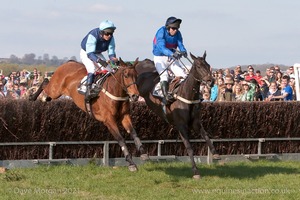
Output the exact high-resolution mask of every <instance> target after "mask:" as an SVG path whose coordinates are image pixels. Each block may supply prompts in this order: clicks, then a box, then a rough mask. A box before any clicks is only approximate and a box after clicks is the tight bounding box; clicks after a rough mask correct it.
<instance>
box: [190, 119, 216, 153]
mask: <svg viewBox="0 0 300 200" xmlns="http://www.w3.org/2000/svg"><path fill="white" fill-rule="evenodd" d="M193 128H194V131H195V132H197V131H199V130H200V134H201V136H202V137H203V139H204V140H205V142H206V144H207V146H208V147H209V149H210V151H211V153H212V155H213V159H220V155H219V154H218V153H217V151H216V148H215V146H214V145H213V143H212V141H211V140H210V138H209V137H208V133H207V132H206V131H205V129H204V128H203V125H202V123H201V122H200V121H196V120H195V121H194V124H193Z"/></svg>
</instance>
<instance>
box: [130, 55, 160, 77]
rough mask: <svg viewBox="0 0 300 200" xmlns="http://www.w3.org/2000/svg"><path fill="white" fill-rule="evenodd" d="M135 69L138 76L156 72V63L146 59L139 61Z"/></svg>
mask: <svg viewBox="0 0 300 200" xmlns="http://www.w3.org/2000/svg"><path fill="white" fill-rule="evenodd" d="M135 69H136V71H137V72H138V74H142V73H145V72H155V71H156V68H155V65H154V62H153V61H152V60H150V59H148V58H146V59H145V60H142V61H139V62H138V64H137V65H136V67H135Z"/></svg>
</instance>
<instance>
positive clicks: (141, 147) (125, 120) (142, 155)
mask: <svg viewBox="0 0 300 200" xmlns="http://www.w3.org/2000/svg"><path fill="white" fill-rule="evenodd" d="M122 125H123V127H124V128H125V130H126V131H127V133H129V134H130V135H131V137H132V139H133V140H134V143H135V146H136V149H137V150H138V151H139V152H140V158H141V160H149V156H148V154H147V153H146V151H145V149H144V145H143V144H142V142H141V140H140V138H139V137H138V136H137V133H136V131H135V129H134V128H133V126H132V122H131V119H130V116H129V115H125V116H124V117H123V120H122Z"/></svg>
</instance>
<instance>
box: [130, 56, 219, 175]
mask: <svg viewBox="0 0 300 200" xmlns="http://www.w3.org/2000/svg"><path fill="white" fill-rule="evenodd" d="M190 56H191V58H192V59H193V61H194V62H193V65H192V68H191V70H190V72H189V75H188V76H187V78H186V79H185V80H184V81H183V82H182V83H181V84H180V86H179V88H178V92H177V94H176V96H175V98H176V101H175V102H173V103H172V104H170V105H167V106H166V111H164V109H163V107H162V99H161V98H159V97H154V96H153V95H152V91H153V88H154V87H155V84H156V83H158V82H159V78H158V76H159V74H158V73H157V72H156V70H155V66H154V63H153V62H152V61H151V60H144V61H141V62H139V64H138V65H137V67H136V68H137V71H138V73H139V76H138V79H137V85H138V89H139V93H140V95H141V96H142V97H143V98H144V99H145V102H146V104H147V105H148V107H149V108H150V109H151V110H152V111H154V112H155V113H156V114H157V115H158V116H160V117H161V118H162V119H164V120H167V122H169V123H170V124H172V125H174V126H175V127H176V128H177V130H178V131H179V134H180V136H181V139H182V141H183V143H184V145H185V147H186V149H187V153H188V155H189V157H190V159H191V162H192V170H193V173H194V175H193V178H195V179H199V178H200V173H199V170H198V169H197V166H196V163H195V161H194V153H193V150H192V147H191V144H190V141H189V133H190V131H192V130H193V131H195V132H199V131H200V134H201V136H202V137H203V138H204V139H205V141H206V143H207V145H208V146H209V148H210V150H211V152H212V154H213V157H214V158H215V159H219V154H217V153H216V150H215V147H214V146H213V144H212V142H211V140H210V138H209V137H208V134H207V132H206V131H205V130H204V128H203V126H202V122H201V121H200V100H199V99H200V93H199V91H200V90H199V89H200V84H201V83H202V82H204V83H207V82H209V81H211V80H212V76H211V71H210V65H209V64H208V63H207V62H206V60H205V57H206V52H205V53H204V55H203V57H195V56H194V55H193V54H190Z"/></svg>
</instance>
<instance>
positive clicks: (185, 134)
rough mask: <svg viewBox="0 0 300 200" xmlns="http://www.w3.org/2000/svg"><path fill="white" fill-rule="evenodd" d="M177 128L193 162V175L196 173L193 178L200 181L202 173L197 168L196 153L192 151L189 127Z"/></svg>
mask: <svg viewBox="0 0 300 200" xmlns="http://www.w3.org/2000/svg"><path fill="white" fill-rule="evenodd" d="M177 128H178V130H179V133H180V137H181V139H182V141H183V144H184V146H185V148H186V150H187V153H188V155H189V157H190V160H191V163H192V170H193V173H194V175H193V178H194V179H200V173H199V170H198V168H197V166H196V162H195V160H194V151H193V149H192V145H191V143H190V141H189V137H188V135H189V129H188V127H185V126H182V127H177Z"/></svg>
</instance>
